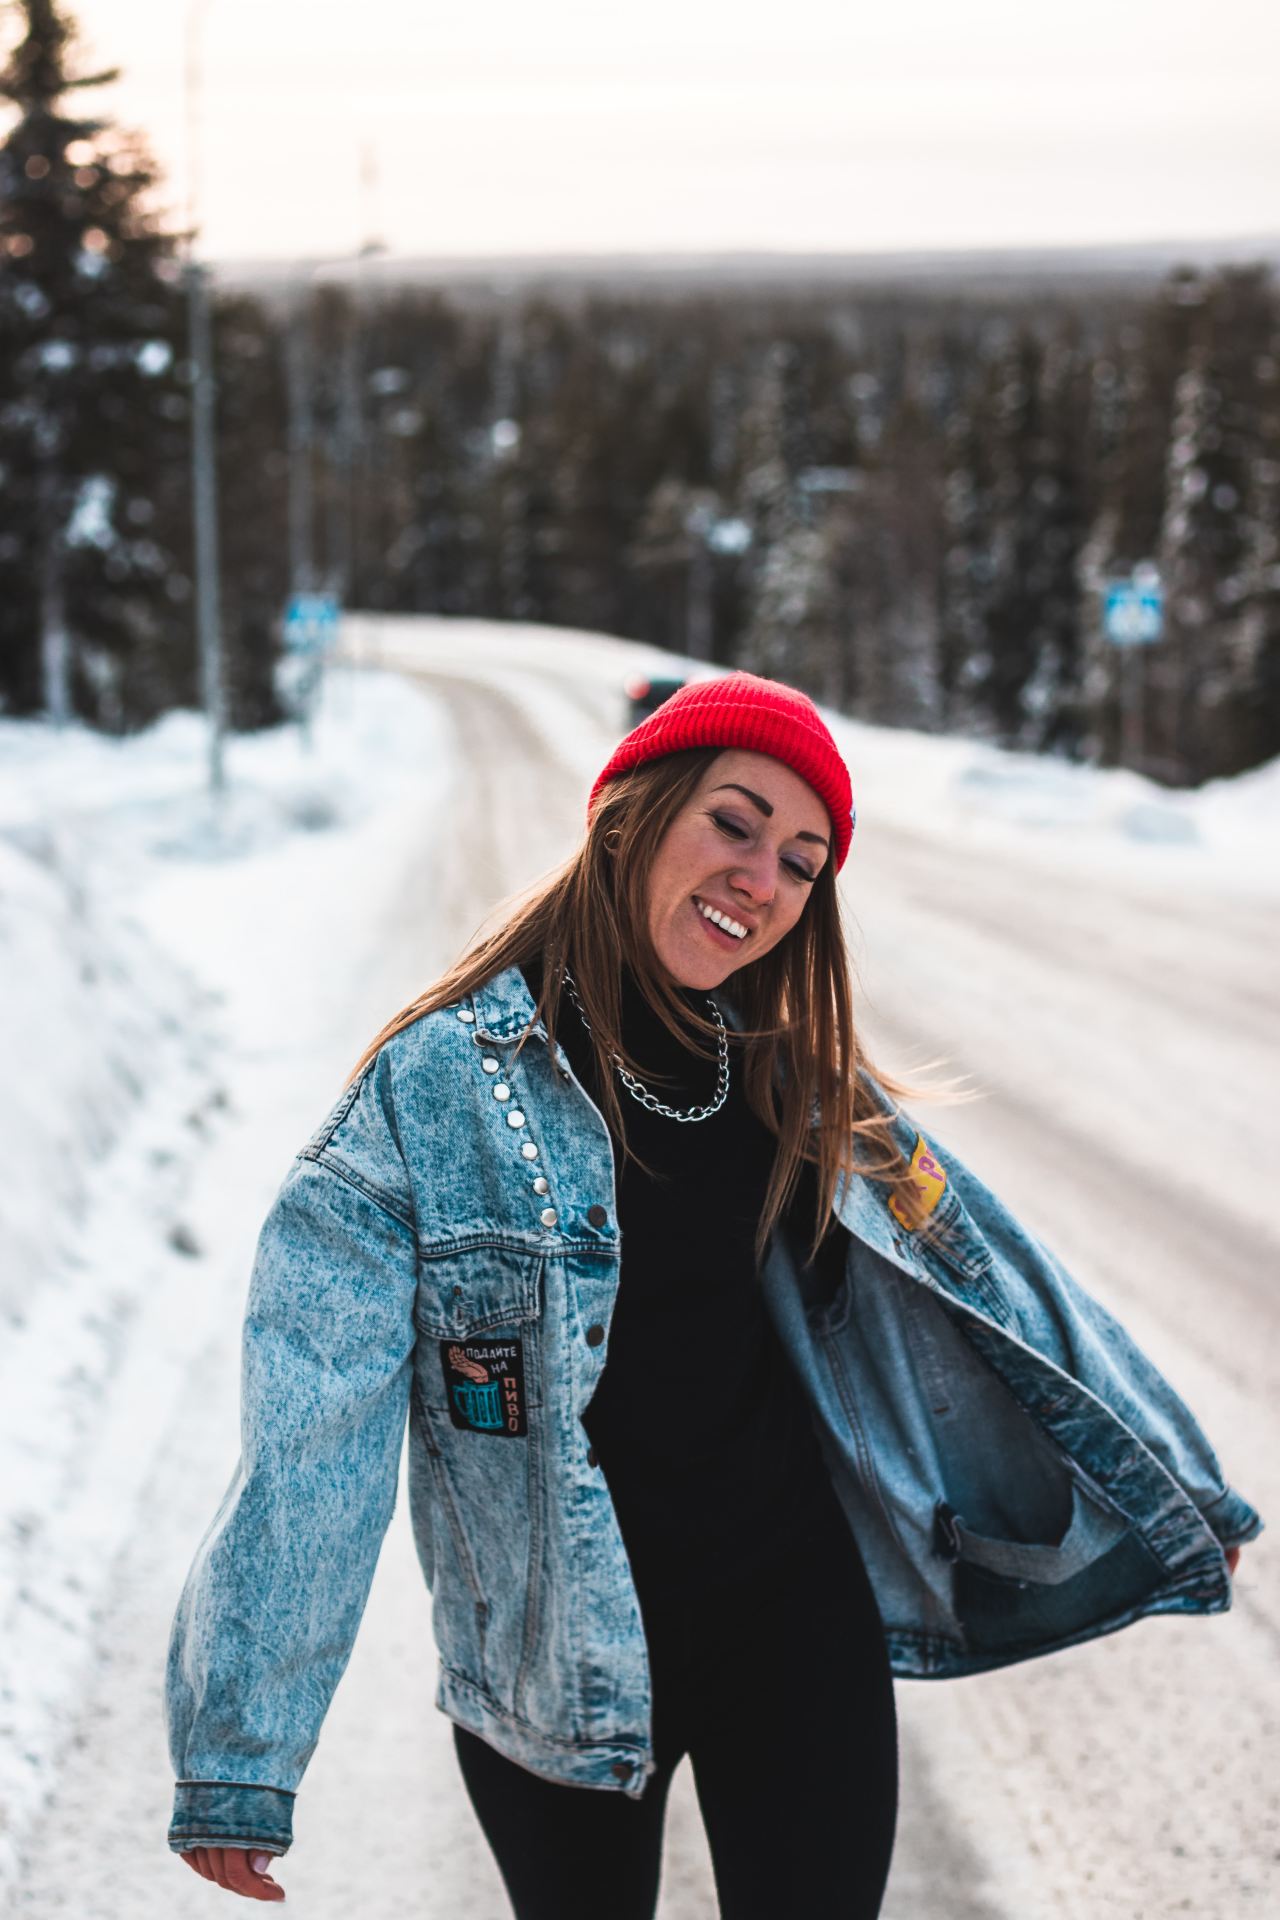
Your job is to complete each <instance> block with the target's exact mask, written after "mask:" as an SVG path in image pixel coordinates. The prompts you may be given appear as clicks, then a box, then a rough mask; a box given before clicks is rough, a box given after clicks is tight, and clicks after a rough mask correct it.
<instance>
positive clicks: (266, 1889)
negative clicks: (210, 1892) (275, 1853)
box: [222, 1847, 284, 1900]
mask: <svg viewBox="0 0 1280 1920" xmlns="http://www.w3.org/2000/svg"><path fill="white" fill-rule="evenodd" d="M252 1854H253V1849H252V1848H250V1849H248V1850H246V1849H244V1848H242V1847H224V1848H223V1852H222V1859H223V1867H224V1869H225V1871H226V1876H227V1885H228V1886H229V1888H230V1889H231V1892H232V1893H239V1894H243V1896H244V1897H245V1899H246V1900H283V1899H284V1888H283V1887H282V1886H280V1885H279V1884H278V1883H277V1882H276V1881H275V1880H273V1879H272V1878H271V1877H270V1874H269V1873H256V1872H255V1871H254V1868H253V1865H252ZM262 1857H263V1856H262V1855H261V1854H259V1855H258V1858H259V1859H261V1858H262ZM269 1857H270V1856H268V1859H269Z"/></svg>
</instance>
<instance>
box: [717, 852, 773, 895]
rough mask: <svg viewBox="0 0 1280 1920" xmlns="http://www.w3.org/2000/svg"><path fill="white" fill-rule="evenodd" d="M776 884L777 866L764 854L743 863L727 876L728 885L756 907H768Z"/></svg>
mask: <svg viewBox="0 0 1280 1920" xmlns="http://www.w3.org/2000/svg"><path fill="white" fill-rule="evenodd" d="M777 884H778V874H777V865H776V863H775V862H774V861H773V860H772V859H771V858H770V857H769V856H768V855H767V854H765V853H760V854H758V855H757V856H756V857H755V858H754V859H753V860H750V861H745V862H743V864H742V865H740V866H738V867H736V868H735V869H734V871H733V873H731V874H730V876H729V885H730V886H731V887H733V888H734V889H735V890H736V891H737V892H738V893H741V894H743V895H744V896H745V897H746V898H747V899H748V900H750V901H751V903H752V905H753V906H757V907H767V906H768V904H769V902H770V901H771V900H772V898H773V895H774V890H775V888H776V887H777Z"/></svg>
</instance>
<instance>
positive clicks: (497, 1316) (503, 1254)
mask: <svg viewBox="0 0 1280 1920" xmlns="http://www.w3.org/2000/svg"><path fill="white" fill-rule="evenodd" d="M541 1292H542V1255H541V1254H540V1253H533V1252H530V1251H529V1250H528V1249H527V1248H525V1247H505V1246H499V1245H494V1246H487V1245H481V1246H473V1247H462V1248H457V1247H455V1248H450V1249H449V1250H448V1251H446V1252H444V1253H437V1254H432V1255H431V1256H429V1257H426V1258H423V1259H421V1260H420V1261H419V1263H418V1290H417V1297H416V1299H415V1301H414V1307H413V1318H414V1323H415V1325H416V1326H417V1329H418V1332H419V1333H420V1334H425V1335H427V1336H428V1338H434V1339H437V1340H445V1339H451V1338H452V1339H457V1338H459V1337H460V1336H465V1335H467V1334H483V1333H488V1332H491V1331H495V1330H499V1329H502V1328H511V1327H515V1326H517V1325H520V1324H522V1323H524V1322H526V1321H530V1320H536V1319H537V1318H538V1314H539V1311H540V1304H539V1303H540V1298H541Z"/></svg>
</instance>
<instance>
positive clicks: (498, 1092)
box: [493, 1080, 511, 1100]
mask: <svg viewBox="0 0 1280 1920" xmlns="http://www.w3.org/2000/svg"><path fill="white" fill-rule="evenodd" d="M493 1097H494V1099H495V1100H509V1099H510V1098H511V1089H510V1087H507V1086H504V1085H503V1083H502V1081H501V1080H499V1081H498V1082H497V1083H496V1085H495V1086H494V1089H493Z"/></svg>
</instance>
